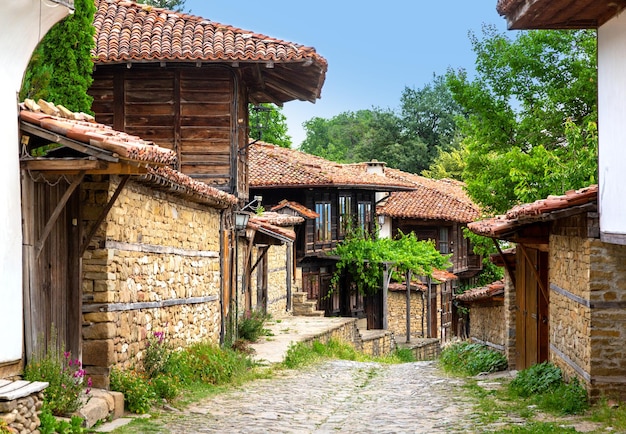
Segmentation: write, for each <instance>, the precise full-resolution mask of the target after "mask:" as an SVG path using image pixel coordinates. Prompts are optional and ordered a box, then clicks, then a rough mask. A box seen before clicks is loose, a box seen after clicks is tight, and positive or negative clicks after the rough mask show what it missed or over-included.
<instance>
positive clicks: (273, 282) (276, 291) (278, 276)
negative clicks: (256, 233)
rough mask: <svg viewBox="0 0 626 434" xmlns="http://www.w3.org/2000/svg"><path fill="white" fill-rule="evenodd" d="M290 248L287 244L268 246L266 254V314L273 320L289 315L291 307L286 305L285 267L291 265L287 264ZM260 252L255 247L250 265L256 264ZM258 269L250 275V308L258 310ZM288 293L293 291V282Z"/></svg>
mask: <svg viewBox="0 0 626 434" xmlns="http://www.w3.org/2000/svg"><path fill="white" fill-rule="evenodd" d="M290 248H291V246H290V245H287V244H282V245H277V246H270V247H269V250H268V252H267V254H266V259H267V313H268V314H270V315H271V316H272V317H273V318H280V317H283V316H285V315H289V314H290V313H291V308H292V306H291V305H289V306H288V305H287V292H288V288H287V267H288V266H289V267H291V266H292V265H291V263H289V264H288V263H287V249H290ZM259 253H260V250H259V249H258V248H257V247H255V248H254V249H253V254H252V258H253V259H252V263H253V264H254V263H255V262H256V259H257V258H258V256H259ZM259 272H260V270H259V267H257V268H256V269H255V270H254V272H253V274H252V285H251V290H252V306H253V308H254V309H259V308H260V306H259V305H258V304H257V300H258V298H257V295H258V284H257V282H258V279H259V278H260V276H259ZM290 285H291V288H289V290H290V291H293V281H292V282H290Z"/></svg>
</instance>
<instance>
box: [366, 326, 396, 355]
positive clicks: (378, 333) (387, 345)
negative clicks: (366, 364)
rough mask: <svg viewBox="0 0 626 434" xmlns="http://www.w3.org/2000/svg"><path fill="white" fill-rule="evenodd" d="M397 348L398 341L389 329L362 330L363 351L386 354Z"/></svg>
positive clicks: (371, 353)
mask: <svg viewBox="0 0 626 434" xmlns="http://www.w3.org/2000/svg"><path fill="white" fill-rule="evenodd" d="M395 349H396V341H395V339H394V335H393V333H392V332H390V331H388V330H367V331H361V351H362V352H363V353H365V354H368V355H370V356H374V357H377V356H385V355H387V354H391V353H392V352H393V351H394V350H395Z"/></svg>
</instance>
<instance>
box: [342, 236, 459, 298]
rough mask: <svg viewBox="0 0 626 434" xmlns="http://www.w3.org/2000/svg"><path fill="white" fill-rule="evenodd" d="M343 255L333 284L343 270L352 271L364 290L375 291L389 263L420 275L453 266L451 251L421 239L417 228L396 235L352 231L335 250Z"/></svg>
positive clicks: (360, 287) (402, 270)
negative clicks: (445, 253) (377, 234)
mask: <svg viewBox="0 0 626 434" xmlns="http://www.w3.org/2000/svg"><path fill="white" fill-rule="evenodd" d="M331 254H332V255H336V256H339V258H340V259H339V261H338V263H337V270H336V272H335V274H334V276H333V281H332V284H333V286H336V285H337V284H338V282H339V279H340V276H341V274H342V273H343V272H344V271H345V272H347V273H349V274H350V276H351V277H352V279H353V281H354V282H355V283H356V286H357V289H358V290H359V292H360V293H362V294H375V293H376V292H378V291H379V289H380V288H381V285H382V282H383V280H382V279H383V272H384V266H385V265H384V264H385V263H388V264H390V265H391V267H392V268H393V269H394V270H395V272H396V273H399V274H401V275H402V276H403V275H404V274H405V273H406V272H407V271H411V272H412V273H413V274H414V275H416V276H430V275H431V274H432V272H433V269H445V268H448V267H449V266H450V263H449V257H450V255H442V254H441V253H439V251H438V250H437V249H436V248H435V245H434V243H433V242H432V241H419V240H418V239H417V237H416V236H415V234H414V233H413V232H411V233H409V234H403V233H402V232H400V234H399V236H398V237H396V238H395V239H391V238H377V237H375V236H368V235H364V234H363V233H362V232H351V233H350V235H349V236H347V237H346V239H345V240H344V241H343V242H341V243H339V244H338V245H337V247H336V248H335V249H334V250H333V251H332V252H331Z"/></svg>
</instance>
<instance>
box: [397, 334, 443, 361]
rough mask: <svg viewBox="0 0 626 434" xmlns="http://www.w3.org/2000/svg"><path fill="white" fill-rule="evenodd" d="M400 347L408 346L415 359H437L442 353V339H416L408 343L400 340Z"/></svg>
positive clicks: (398, 343)
mask: <svg viewBox="0 0 626 434" xmlns="http://www.w3.org/2000/svg"><path fill="white" fill-rule="evenodd" d="M397 345H398V348H408V349H410V350H411V351H412V352H413V355H414V356H415V360H418V361H423V360H435V359H437V358H438V357H439V355H440V354H441V341H440V340H439V339H436V338H428V339H416V340H412V341H411V342H409V343H407V342H405V341H402V340H399V341H398V342H397Z"/></svg>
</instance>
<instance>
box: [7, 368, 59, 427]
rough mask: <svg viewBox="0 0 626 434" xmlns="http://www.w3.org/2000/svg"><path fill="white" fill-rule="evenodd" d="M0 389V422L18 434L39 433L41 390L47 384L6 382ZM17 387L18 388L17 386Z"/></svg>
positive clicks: (41, 402) (41, 403)
mask: <svg viewBox="0 0 626 434" xmlns="http://www.w3.org/2000/svg"><path fill="white" fill-rule="evenodd" d="M0 381H2V382H3V384H2V386H1V387H0V420H2V421H4V422H5V423H6V424H7V426H8V427H9V428H10V429H12V430H14V432H18V433H20V434H29V433H39V425H40V421H39V414H40V412H41V406H42V405H43V397H44V395H43V394H44V392H43V390H44V389H45V388H46V387H47V386H48V383H43V382H29V381H15V382H11V381H7V380H0ZM18 385H19V388H17V386H18Z"/></svg>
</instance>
